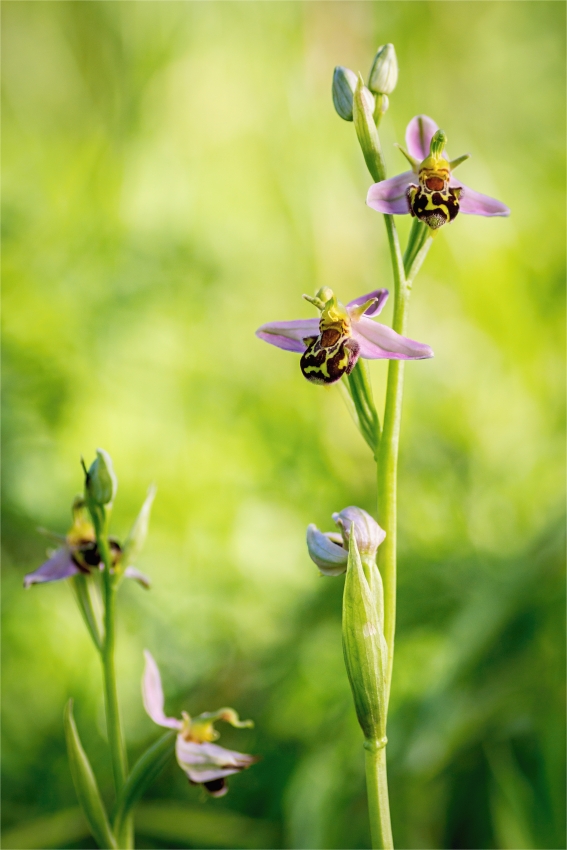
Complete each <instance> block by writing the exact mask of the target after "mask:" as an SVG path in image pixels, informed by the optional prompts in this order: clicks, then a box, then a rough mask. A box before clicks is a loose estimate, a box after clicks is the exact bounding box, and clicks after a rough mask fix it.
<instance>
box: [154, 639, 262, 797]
mask: <svg viewBox="0 0 567 850" xmlns="http://www.w3.org/2000/svg"><path fill="white" fill-rule="evenodd" d="M144 656H145V659H146V665H145V668H144V676H143V679H142V697H143V700H144V708H145V709H146V712H147V714H148V715H149V716H150V717H151V719H152V720H153V721H154V723H157V725H158V726H165V727H166V728H167V729H175V730H177V732H178V735H177V740H176V743H175V755H176V757H177V763H178V764H179V767H180V768H181V770H183V771H184V772H185V774H186V775H187V778H188V779H189V782H190V783H191V784H192V785H202V786H203V787H204V788H206V790H207V791H208V792H209V794H210V795H211V796H212V797H224V795H225V794H226V793H227V792H228V786H227V784H226V781H225V779H226V777H227V776H230V775H231V774H233V773H240V771H241V770H245V769H246V768H247V767H250V765H251V764H254V762H256V761H258V758H257V757H256V756H249V755H246V754H245V753H237V752H235V751H234V750H225V749H224V747H219V746H217V744H213V743H212V741H215V740H216V739H217V738H218V737H219V733H218V732H217V731H216V729H215V728H214V726H213V724H214V722H215V721H216V720H224V721H225V723H230V724H231V726H236V727H238V728H239V729H243V728H249V727H251V726H253V725H254V724H253V722H252V721H251V720H239V718H238V714H237V713H236V712H235V711H234V710H233V709H232V708H220V709H219V710H218V711H214V712H205V713H203V714H199V715H198V716H197V717H193V718H191V717H189V715H188V714H187V713H186V712H185V711H183V712H182V714H181V716H182V719H181V720H178V719H177V718H175V717H166V716H165V714H164V710H163V706H164V697H163V689H162V686H161V676H160V674H159V669H158V666H157V664H156V662H155V661H154V659H153V656H152V654H151V653H150V652H148V650H147V649H145V650H144Z"/></svg>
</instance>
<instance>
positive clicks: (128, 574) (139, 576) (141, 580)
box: [124, 567, 152, 590]
mask: <svg viewBox="0 0 567 850" xmlns="http://www.w3.org/2000/svg"><path fill="white" fill-rule="evenodd" d="M124 578H133V579H134V581H137V582H138V584H141V585H142V587H145V588H146V590H149V589H150V587H151V586H152V583H151V581H150V579H149V578H148V577H147V575H146V574H145V573H141V572H140V570H137V569H136V567H126V569H125V570H124Z"/></svg>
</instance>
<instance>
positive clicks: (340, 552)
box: [307, 506, 386, 576]
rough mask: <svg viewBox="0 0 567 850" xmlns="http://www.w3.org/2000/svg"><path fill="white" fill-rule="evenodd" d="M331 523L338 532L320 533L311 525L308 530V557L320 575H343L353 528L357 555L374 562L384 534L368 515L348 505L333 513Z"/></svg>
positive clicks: (360, 509)
mask: <svg viewBox="0 0 567 850" xmlns="http://www.w3.org/2000/svg"><path fill="white" fill-rule="evenodd" d="M333 520H334V522H335V524H336V525H337V526H338V528H339V532H335V531H325V532H323V531H319V529H318V528H317V526H316V525H314V524H313V523H311V525H309V526H308V527H307V549H308V552H309V557H310V558H311V560H312V561H313V562H314V563H315V564H317V566H318V567H319V569H320V571H321V573H322V574H323V575H326V576H340V575H341V574H342V573H346V570H347V563H348V549H349V542H350V531H351V527H352V528H354V536H355V538H356V545H357V550H358V552H359V553H360V556H361V557H362V558H370V559H372V560H375V559H376V552H377V551H378V546H379V545H380V544H381V543H382V542H383V541H384V539H385V537H386V532H385V531H384V529H383V528H380V526H379V525H378V523H377V522H376V520H375V519H373V518H372V517H371V516H370V514H369V513H367V512H366V511H364V510H362V508H357V507H354V506H351V507H348V508H344V509H343V510H342V511H340V512H339V513H334V514H333Z"/></svg>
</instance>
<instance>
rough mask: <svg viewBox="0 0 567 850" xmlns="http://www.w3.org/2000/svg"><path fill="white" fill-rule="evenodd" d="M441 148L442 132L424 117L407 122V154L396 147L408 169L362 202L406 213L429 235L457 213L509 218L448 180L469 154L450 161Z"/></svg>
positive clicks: (494, 205) (497, 203)
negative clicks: (402, 155) (426, 226)
mask: <svg viewBox="0 0 567 850" xmlns="http://www.w3.org/2000/svg"><path fill="white" fill-rule="evenodd" d="M446 143H447V137H446V135H445V133H444V132H443V130H440V129H439V128H438V126H437V124H436V123H435V121H433V119H432V118H429V117H428V116H427V115H417V116H416V117H415V118H412V120H411V121H410V123H409V124H408V127H407V130H406V146H407V151H406V150H404V149H403V148H402V147H400V150H401V152H402V153H403V154H404V156H405V157H406V159H407V160H408V161H409V163H410V165H411V168H412V170H411V171H404V172H403V173H402V174H398V175H397V176H396V177H390V178H389V179H388V180H382V182H380V183H375V184H374V185H373V186H371V187H370V189H369V190H368V196H367V199H366V203H367V204H368V206H369V207H372V209H374V210H378V212H382V213H390V214H393V215H407V213H410V215H412V216H414V217H416V218H417V219H419V221H422V222H424V223H425V224H427V225H428V226H429V227H430V228H431V230H437V229H438V228H439V227H442V225H444V224H447V222H450V221H453V220H454V219H455V218H456V216H457V214H458V213H459V212H461V213H464V214H465V215H483V216H507V215H510V210H509V209H508V207H507V206H506V205H505V204H503V203H501V202H500V201H497V200H496V199H495V198H490V197H489V196H488V195H482V194H481V193H480V192H476V191H475V190H474V189H469V187H468V186H465V184H464V183H462V182H461V181H460V180H457V179H456V178H455V177H454V176H453V171H454V169H455V168H456V167H457V166H458V165H460V164H461V163H462V162H464V161H465V160H466V159H468V158H469V156H470V154H464V155H463V156H460V157H458V158H457V159H454V160H449V159H448V158H447V156H446V154H445V152H444V148H445V145H446Z"/></svg>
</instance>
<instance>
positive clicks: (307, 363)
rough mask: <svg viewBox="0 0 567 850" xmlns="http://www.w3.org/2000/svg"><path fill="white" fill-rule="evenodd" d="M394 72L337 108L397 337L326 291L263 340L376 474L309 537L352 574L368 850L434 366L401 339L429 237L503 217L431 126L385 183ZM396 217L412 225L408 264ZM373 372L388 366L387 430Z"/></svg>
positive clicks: (392, 64)
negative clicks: (380, 223)
mask: <svg viewBox="0 0 567 850" xmlns="http://www.w3.org/2000/svg"><path fill="white" fill-rule="evenodd" d="M397 79H398V65H397V59H396V53H395V50H394V47H393V45H392V44H386V45H383V46H382V47H380V48H379V50H378V52H377V54H376V56H375V58H374V62H373V64H372V68H371V71H370V74H369V78H368V84H367V85H365V84H364V80H363V79H362V77H361V76H360V75H359V76H358V77H357V75H356V74H355V73H354V72H353V71H351V70H350V69H349V68H344V67H342V66H338V67H337V68H335V71H334V74H333V88H332V93H333V103H334V105H335V109H336V111H337V113H338V115H339V116H340V117H341V118H343V119H344V120H345V121H352V122H353V123H354V127H355V130H356V134H357V138H358V142H359V144H360V147H361V149H362V153H363V155H364V159H365V161H366V165H367V167H368V170H369V172H370V175H371V177H372V179H373V181H374V183H373V185H372V186H371V187H370V189H369V190H368V196H367V203H368V205H369V206H370V207H371V208H373V209H375V210H377V211H378V212H381V213H383V214H384V223H385V227H386V234H387V239H388V245H389V251H390V257H391V264H392V277H393V284H394V316H393V322H392V327H391V328H389V327H387V326H385V325H381V324H378V323H377V322H376V321H374V317H375V316H377V315H378V314H379V313H380V311H381V309H382V307H383V306H384V303H385V301H386V298H387V297H388V291H387V290H386V289H377V290H375V291H374V292H371V293H369V294H368V295H363V296H361V297H359V298H356V299H355V300H354V301H351V302H349V303H348V304H347V305H346V306H343V305H342V304H341V303H340V301H338V300H337V297H336V296H335V294H334V293H333V292H332V291H331V290H330V289H328V288H322V289H320V290H319V291H318V292H317V293H316V295H315V297H312V296H308V295H305V296H304V298H306V300H307V301H309V302H310V303H312V304H313V305H314V306H315V307H316V308H317V309H318V310H319V313H320V315H319V318H315V319H296V320H292V321H280V322H268V323H267V324H264V325H262V326H261V327H260V328H259V329H258V330H257V332H256V333H257V336H259V337H260V338H261V339H262V340H264V341H265V342H268V343H270V344H272V345H275V346H277V347H279V348H281V349H283V350H285V351H291V352H296V353H298V354H300V355H301V359H300V368H301V372H302V374H303V376H304V377H305V378H307V380H308V381H310V382H311V383H314V384H322V385H328V384H333V385H336V386H337V387H339V389H341V391H342V394H343V397H344V398H345V400H346V402H347V404H348V407H349V410H350V412H351V414H352V417H353V419H354V421H355V423H356V425H357V426H358V428H359V430H360V432H361V434H362V436H363V437H364V439H365V440H366V442H367V443H368V445H369V447H370V449H371V451H372V453H373V456H374V459H375V461H376V464H377V518H378V521H376V520H375V519H374V518H373V517H371V516H370V515H369V514H368V513H367V512H366V511H363V510H362V509H361V508H357V507H354V506H351V507H348V508H345V509H344V510H342V511H341V512H340V513H337V514H333V519H334V520H335V522H336V524H337V531H335V532H326V533H323V532H321V531H319V530H318V529H317V528H316V526H315V525H313V524H311V525H309V527H308V529H307V547H308V551H309V555H310V556H311V558H312V560H313V561H314V562H315V564H316V565H317V566H318V568H319V570H320V572H321V574H322V575H324V576H339V575H341V574H346V577H345V585H344V593H343V622H342V634H343V649H344V657H345V665H346V669H347V674H348V678H349V681H350V685H351V689H352V693H353V698H354V704H355V709H356V713H357V717H358V721H359V723H360V726H361V729H362V732H363V736H364V750H365V754H366V779H367V790H368V807H369V816H370V829H371V835H372V846H373V847H374V848H393V846H394V845H393V837H392V828H391V822H390V810H389V801H388V781H387V772H386V744H387V737H386V726H387V713H388V701H389V695H390V687H391V682H392V669H393V660H394V636H395V624H396V569H397V557H396V516H397V465H398V445H399V436H400V422H401V411H402V400H403V378H404V361H405V360H424V359H427V358H430V357H432V356H433V352H432V351H431V349H430V348H429V346H428V345H426V344H424V343H421V342H416V341H414V340H411V339H408V338H407V337H406V335H405V334H406V328H407V323H408V308H409V299H410V293H411V288H412V284H413V281H414V280H415V277H416V275H417V273H418V271H419V269H420V267H421V265H422V263H423V261H424V259H425V257H426V255H427V253H428V251H429V249H430V247H431V245H432V241H433V237H434V236H435V235H436V234H437V233H438V232H439V230H440V229H441V228H442V227H444V226H445V225H448V224H451V223H452V222H454V221H455V219H456V218H457V216H458V215H459V213H464V214H465V215H481V216H491V217H492V216H507V215H509V212H510V211H509V209H508V207H506V206H505V205H504V204H503V203H501V202H500V201H497V200H495V199H494V198H490V197H488V196H487V195H482V194H480V193H479V192H476V191H474V190H473V189H469V188H468V186H465V185H464V183H461V182H460V181H459V180H458V179H457V178H456V177H455V176H454V174H453V172H454V170H455V169H456V168H457V166H459V165H461V164H462V163H463V162H464V161H465V160H466V159H468V156H469V155H468V154H465V155H463V156H460V157H458V158H457V159H454V160H450V159H449V157H448V155H447V153H446V144H447V136H446V134H445V132H444V131H443V130H441V129H439V128H438V126H437V124H436V123H435V122H434V121H433V120H432V119H431V118H429V117H427V116H426V115H418V116H416V117H415V118H412V119H411V121H410V122H409V124H408V127H407V131H406V146H407V150H405V149H403V148H400V150H401V151H402V153H403V154H404V156H405V157H406V159H407V160H408V161H409V163H410V165H411V170H410V171H405V172H403V173H402V174H399V175H397V176H395V177H391V178H389V179H387V177H386V167H385V163H384V158H383V155H382V148H381V145H380V137H379V133H378V127H379V124H380V121H381V120H382V118H383V116H384V114H385V113H386V111H387V109H388V107H389V97H390V95H391V94H392V92H393V91H394V89H395V87H396V83H397ZM396 215H411V216H412V218H413V223H412V227H411V229H410V233H409V237H408V242H407V245H406V248H405V251H404V252H403V253H402V250H401V247H400V241H399V238H398V234H397V230H396V224H395V218H394V216H396ZM366 360H389V361H390V363H389V366H388V379H387V389H386V399H385V407H384V413H383V418H382V422H381V421H380V417H379V416H378V412H377V410H376V406H375V403H374V398H373V394H372V385H371V381H370V377H369V373H368V367H367V365H366V362H365V361H366Z"/></svg>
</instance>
